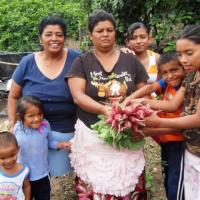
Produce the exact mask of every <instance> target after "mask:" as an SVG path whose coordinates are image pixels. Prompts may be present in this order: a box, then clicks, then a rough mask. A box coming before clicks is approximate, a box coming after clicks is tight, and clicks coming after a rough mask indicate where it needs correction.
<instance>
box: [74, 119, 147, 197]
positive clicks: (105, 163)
mask: <svg viewBox="0 0 200 200" xmlns="http://www.w3.org/2000/svg"><path fill="white" fill-rule="evenodd" d="M75 130H76V131H75V136H74V138H73V140H72V148H71V154H70V158H71V165H72V166H73V167H74V170H75V172H76V174H77V176H78V177H80V178H81V179H82V180H83V181H84V182H85V183H89V184H90V185H91V186H92V189H93V190H94V191H95V192H97V193H103V194H112V195H115V196H125V195H127V194H129V193H130V192H132V191H134V190H135V187H136V184H137V183H138V179H139V177H140V175H141V174H142V172H143V170H144V164H145V160H144V152H143V148H141V149H139V150H137V151H133V150H129V149H121V150H118V149H115V148H113V147H111V146H109V145H108V144H106V143H105V142H104V141H103V140H101V139H99V138H98V136H97V134H96V133H95V131H93V130H91V129H89V128H87V126H86V125H85V124H84V123H83V122H82V121H80V120H78V121H77V123H76V125H75ZM88 141H90V142H88Z"/></svg>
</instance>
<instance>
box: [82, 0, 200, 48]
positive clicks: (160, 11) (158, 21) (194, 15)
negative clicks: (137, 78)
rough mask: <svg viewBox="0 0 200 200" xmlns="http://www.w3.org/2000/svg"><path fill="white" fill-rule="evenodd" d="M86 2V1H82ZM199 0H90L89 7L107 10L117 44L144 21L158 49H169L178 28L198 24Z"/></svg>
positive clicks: (172, 44)
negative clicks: (115, 30)
mask: <svg viewBox="0 0 200 200" xmlns="http://www.w3.org/2000/svg"><path fill="white" fill-rule="evenodd" d="M84 1H87V0H83V2H84ZM199 2H200V0H177V1H174V0H143V1H136V0H93V1H92V3H91V4H92V5H91V6H90V9H91V8H92V9H93V10H94V9H96V8H102V9H105V10H106V11H109V12H111V13H112V14H113V15H114V16H115V19H116V22H117V33H118V43H119V44H122V43H123V42H124V34H125V33H126V30H127V28H128V27H129V26H130V25H131V24H132V23H134V22H137V21H140V22H144V23H145V24H146V25H148V26H149V27H150V29H151V33H152V36H153V38H154V40H155V43H156V50H157V51H158V52H162V51H165V52H166V51H171V50H174V48H175V40H176V37H177V35H178V33H179V32H180V30H181V29H182V28H183V27H184V26H185V25H187V24H199V23H200V18H199V10H200V3H199Z"/></svg>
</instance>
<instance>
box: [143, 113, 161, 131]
mask: <svg viewBox="0 0 200 200" xmlns="http://www.w3.org/2000/svg"><path fill="white" fill-rule="evenodd" d="M160 121H161V118H160V117H158V112H154V113H152V115H151V116H149V117H146V118H145V122H144V123H145V125H146V127H153V128H159V125H160Z"/></svg>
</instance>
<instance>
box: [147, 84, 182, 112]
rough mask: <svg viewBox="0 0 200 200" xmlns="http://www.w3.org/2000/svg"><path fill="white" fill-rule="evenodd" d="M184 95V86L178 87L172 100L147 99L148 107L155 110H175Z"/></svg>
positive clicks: (180, 103)
mask: <svg viewBox="0 0 200 200" xmlns="http://www.w3.org/2000/svg"><path fill="white" fill-rule="evenodd" d="M184 95H185V88H184V87H180V89H179V90H178V91H177V93H176V94H175V96H174V97H173V99H172V100H163V101H159V100H150V101H149V103H150V107H151V108H153V109H155V110H163V111H167V112H175V111H177V110H178V109H179V108H180V107H181V105H182V104H183V100H184Z"/></svg>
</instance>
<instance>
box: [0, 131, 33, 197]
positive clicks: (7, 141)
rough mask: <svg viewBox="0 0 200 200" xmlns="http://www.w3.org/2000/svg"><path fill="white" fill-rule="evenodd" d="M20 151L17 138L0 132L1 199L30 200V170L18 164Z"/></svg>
mask: <svg viewBox="0 0 200 200" xmlns="http://www.w3.org/2000/svg"><path fill="white" fill-rule="evenodd" d="M18 151H19V147H18V144H17V140H16V138H15V136H14V135H13V134H12V133H9V132H6V131H4V132H0V199H9V200H30V197H31V187H30V182H29V180H28V174H29V170H28V168H27V167H25V166H23V165H21V164H19V163H17V155H18Z"/></svg>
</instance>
